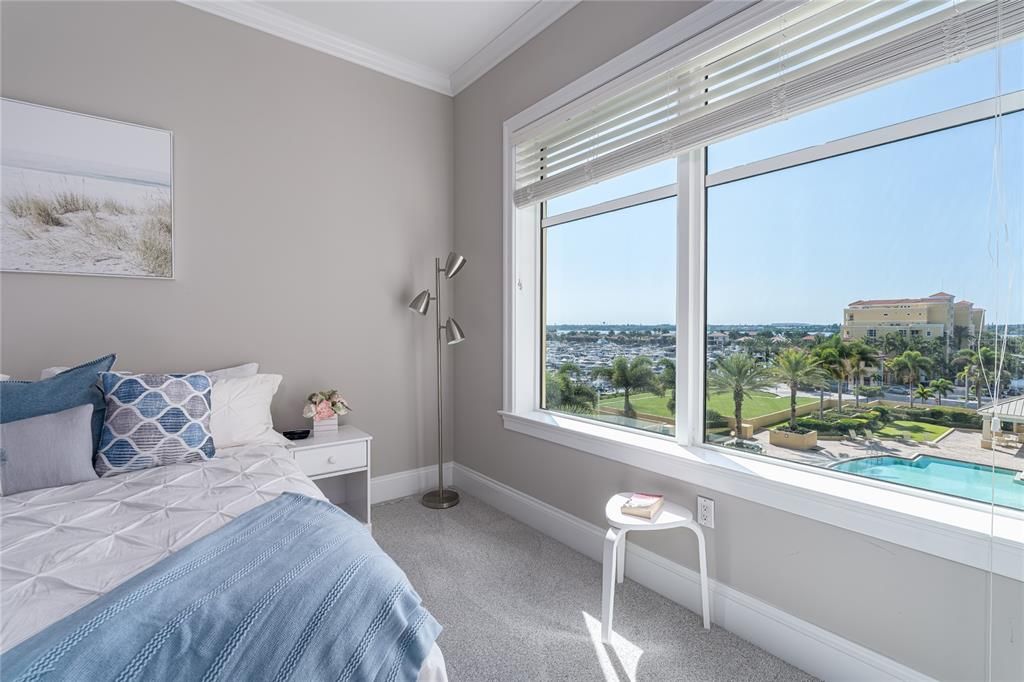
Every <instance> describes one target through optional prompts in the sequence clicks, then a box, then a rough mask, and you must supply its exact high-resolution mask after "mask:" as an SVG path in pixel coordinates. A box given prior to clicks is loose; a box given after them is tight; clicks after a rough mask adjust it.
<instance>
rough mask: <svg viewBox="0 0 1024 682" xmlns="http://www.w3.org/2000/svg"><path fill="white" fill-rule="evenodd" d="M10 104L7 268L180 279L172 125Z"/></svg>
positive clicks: (2, 261) (6, 110)
mask: <svg viewBox="0 0 1024 682" xmlns="http://www.w3.org/2000/svg"><path fill="white" fill-rule="evenodd" d="M0 108H2V109H0V125H2V128H0V132H2V135H0V162H2V163H0V200H2V206H0V270H4V271H6V272H41V273H57V274H68V275H102V276H114V277H155V278H164V279H170V278H173V276H174V222H173V212H172V191H171V178H172V175H173V141H172V136H171V133H170V131H167V130H158V129H156V128H147V127H146V126H140V125H135V124H132V123H123V122H120V121H112V120H109V119H105V118H97V117H95V116H88V115H85V114H76V113H73V112H70V111H63V110H61V109H53V108H50V107H44V106H40V105H37V104H29V103H27V102H19V101H17V100H11V99H0Z"/></svg>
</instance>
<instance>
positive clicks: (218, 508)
mask: <svg viewBox="0 0 1024 682" xmlns="http://www.w3.org/2000/svg"><path fill="white" fill-rule="evenodd" d="M285 491H292V492H297V493H302V494H303V495H308V496H310V497H318V498H321V499H322V498H323V494H322V493H321V492H320V490H319V489H318V488H317V487H316V485H314V484H313V482H312V481H310V480H309V479H308V478H307V477H306V476H305V475H304V474H303V473H302V472H301V471H299V468H298V466H297V465H296V464H295V462H294V460H293V459H292V457H291V455H290V454H289V453H288V451H287V450H285V449H284V448H281V447H277V446H256V447H249V448H231V449H226V450H221V451H218V453H217V457H215V458H214V459H212V460H210V461H209V462H205V463H202V464H177V465H174V466H165V467H157V468H154V469H146V470H144V471H138V472H134V473H130V474H124V475H121V476H113V477H111V478H101V479H99V480H96V481H89V482H87V483H79V484H76V485H69V486H63V487H60V488H47V489H45V490H33V491H30V492H25V493H19V494H17V495H10V496H8V497H3V498H0V613H2V614H3V617H2V619H0V622H2V625H0V651H6V650H7V649H9V648H11V647H12V646H14V645H16V644H17V643H18V642H21V641H22V640H24V639H27V638H28V637H31V636H32V635H34V634H35V633H36V632H38V631H40V630H42V629H43V628H45V627H46V626H47V625H49V624H50V623H53V622H56V621H58V620H60V619H61V618H63V617H64V616H66V615H68V614H70V613H73V612H75V611H77V610H78V609H79V608H81V607H82V606H84V605H85V604H87V603H89V602H91V601H92V600H93V599H96V598H97V597H99V596H100V595H102V594H105V593H107V592H109V591H110V590H112V589H113V588H114V587H117V586H118V585H120V584H121V583H123V582H124V581H126V580H128V579H129V578H131V577H132V576H133V575H135V574H137V573H139V572H140V571H143V570H145V569H146V568H148V567H149V566H152V565H153V564H155V563H156V562H158V561H160V559H163V558H164V557H165V556H167V555H168V554H170V553H172V552H174V551H176V550H178V549H180V548H182V547H184V546H185V545H188V544H190V543H192V542H194V541H195V540H198V539H199V538H201V537H203V536H204V535H206V534H208V533H211V532H213V531H214V530H216V529H218V528H220V527H221V526H223V525H224V524H226V523H227V522H228V521H230V520H232V519H233V518H235V517H236V516H238V515H239V514H242V513H243V512H245V511H248V510H249V509H252V508H253V507H255V506H257V505H260V504H262V503H263V502H266V501H268V500H271V499H273V498H274V497H276V496H277V495H279V494H280V493H282V492H285Z"/></svg>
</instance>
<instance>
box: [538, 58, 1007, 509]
mask: <svg viewBox="0 0 1024 682" xmlns="http://www.w3.org/2000/svg"><path fill="white" fill-rule="evenodd" d="M1022 57H1024V43H1022V42H1021V41H1016V42H1013V43H1010V44H1008V45H1004V46H1003V47H1001V48H999V49H998V50H989V51H987V52H979V53H975V54H972V55H971V56H969V57H967V58H965V59H963V60H952V61H951V62H950V63H948V64H945V65H940V66H937V67H933V68H929V69H924V70H919V71H916V72H915V73H914V74H913V75H912V76H910V77H907V78H903V79H898V80H895V81H890V82H885V83H883V84H882V85H880V86H878V87H875V88H872V89H868V90H866V91H862V92H859V93H857V94H855V95H853V96H848V97H845V98H840V99H836V100H834V101H832V102H830V103H827V104H826V105H824V106H820V107H818V108H815V109H812V110H810V111H807V112H805V113H801V114H799V115H796V116H792V117H789V118H786V119H785V120H782V121H780V122H778V123H776V124H773V125H770V126H766V127H761V128H757V129H754V130H752V131H750V132H746V133H743V134H740V135H737V136H735V137H732V138H727V139H724V140H722V141H720V142H716V143H714V144H711V145H708V146H706V147H704V148H703V149H699V150H698V151H696V152H688V153H687V154H686V155H685V156H683V157H681V158H679V159H677V158H671V159H667V160H664V161H660V162H658V163H655V164H650V165H648V166H645V167H642V168H639V169H634V170H630V171H629V172H628V173H624V174H620V175H617V176H613V177H608V178H605V179H603V180H602V181H601V182H599V183H596V184H593V185H589V186H584V187H583V188H581V189H576V190H575V191H571V192H568V193H564V194H560V195H556V196H554V197H552V198H549V199H547V200H546V201H544V202H542V203H541V204H540V208H539V210H538V211H537V217H538V223H539V225H538V227H539V232H540V235H541V239H540V244H539V246H540V249H539V251H540V257H539V260H540V266H541V271H540V272H539V273H538V280H539V282H540V283H541V286H542V290H541V295H540V298H539V301H540V304H541V305H540V311H539V313H540V319H541V327H540V329H539V333H540V336H541V337H542V339H541V342H540V347H541V357H542V358H543V367H542V368H541V370H540V373H541V375H542V376H541V380H540V387H541V390H540V391H539V393H540V396H539V403H540V407H541V408H543V409H546V410H548V411H551V412H555V413H560V414H565V415H571V416H573V417H575V418H581V419H585V420H591V421H596V422H601V423H604V424H613V425H616V426H618V427H625V428H627V429H630V430H641V431H644V432H650V433H655V434H659V435H662V436H675V437H677V438H678V439H679V440H680V441H681V443H682V444H684V445H686V444H693V443H705V444H707V445H711V446H713V447H722V448H727V449H729V450H731V451H734V452H738V453H742V454H744V455H753V456H758V457H769V458H774V459H778V460H785V461H786V462H789V463H791V464H800V465H809V466H812V467H818V468H821V469H827V470H829V471H830V472H832V473H835V474H840V475H849V476H856V477H861V478H869V479H873V480H874V481H876V482H877V481H884V482H886V483H891V484H896V485H900V486H908V487H912V488H916V489H919V490H925V491H928V492H929V493H939V494H941V495H944V496H948V497H950V498H957V499H961V500H970V501H975V502H992V503H994V504H996V505H999V506H1002V507H1006V508H1012V509H1018V510H1024V486H1022V485H1021V484H1020V483H1018V482H1015V481H1014V478H1015V477H1016V476H1017V474H1018V472H1020V471H1021V470H1024V465H1022V464H1021V462H1022V461H1024V460H1022V459H1021V458H1020V457H1019V456H1017V454H1018V453H1017V451H1018V450H1019V449H1020V448H1021V445H1022V443H1021V441H1020V439H1018V437H1017V436H1016V435H1015V434H1013V433H1012V431H1013V429H1014V426H1013V425H1012V424H1011V423H1004V424H1002V425H1000V424H998V420H997V422H996V426H995V427H994V428H993V426H992V423H991V418H990V415H989V416H987V415H986V408H987V407H988V406H989V405H990V404H991V403H992V402H993V400H994V397H995V396H1004V397H1007V396H1009V397H1014V396H1015V395H1018V394H1019V393H1020V392H1021V391H1022V390H1024V343H1022V337H1021V336H1020V335H1019V334H1017V335H1014V334H1012V333H1007V332H1008V331H1012V330H1016V331H1017V332H1020V331H1021V330H1022V327H1021V325H1022V323H1024V319H1017V318H1019V317H1020V305H1019V303H1020V301H1019V294H1014V293H1012V292H1014V286H1015V285H1017V284H1019V277H1020V273H1019V272H1018V271H1017V269H1016V263H1019V257H1020V254H1021V253H1024V238H1022V237H1021V230H1020V225H1021V213H1022V193H1021V187H1024V175H1022V157H1024V154H1022V150H1024V111H1022V110H1024V75H1022V73H1024V69H1022V68H1021V65H1022V62H1024V58H1022ZM659 116H663V114H661V113H658V114H656V115H655V116H654V117H653V118H652V120H661V119H660V118H658V117H659ZM655 125H656V124H655ZM610 130H611V131H612V132H610V133H604V135H605V139H612V138H613V137H614V135H615V134H616V132H615V129H614V128H611V129H610ZM567 134H568V133H567ZM638 134H639V133H638ZM631 139H632V138H631ZM577 144H578V143H577ZM557 146H558V143H557V142H556V143H554V147H557ZM562 153H563V154H564V152H562ZM540 158H541V163H542V164H543V163H546V161H545V159H544V157H543V156H541V157H540ZM552 164H553V165H557V161H553V162H552ZM677 168H680V169H685V171H684V172H683V173H682V174H681V175H680V177H679V178H678V182H679V186H678V187H676V181H677V177H676V175H677ZM687 203H688V204H689V205H685V204H687ZM680 204H684V205H680ZM695 233H698V234H699V235H700V237H699V238H694V234H695ZM682 240H686V241H685V242H684V241H682ZM677 244H684V245H685V244H688V245H689V246H688V247H686V246H684V248H683V249H679V248H677ZM684 268H685V269H686V271H684ZM694 273H698V276H699V277H700V279H699V281H697V280H693V279H690V280H689V281H690V284H689V285H683V286H682V288H680V287H681V284H682V283H681V282H680V279H683V280H686V279H688V278H690V277H691V275H693V274H694ZM1014 278H1018V280H1015V279H1014ZM680 291H685V292H687V293H686V296H687V299H688V300H686V301H684V302H683V305H682V306H680V305H678V304H679V301H678V300H677V292H680ZM1014 306H1016V308H1015V307H1014ZM677 310H679V311H686V314H687V315H688V319H689V323H688V324H689V326H690V327H691V328H690V329H688V330H687V334H686V338H683V336H678V337H677V327H676V322H677V320H676V315H677ZM695 314H696V317H695ZM1015 315H1016V317H1015ZM695 320H696V321H695ZM997 323H998V324H1001V325H1003V326H1002V327H998V326H997ZM1000 330H1002V331H1000ZM677 341H678V343H677ZM698 363H699V367H695V366H694V365H695V364H698ZM677 368H678V370H679V371H677ZM677 384H678V386H677ZM699 403H702V404H699ZM677 426H678V428H677ZM1018 430H1019V429H1018Z"/></svg>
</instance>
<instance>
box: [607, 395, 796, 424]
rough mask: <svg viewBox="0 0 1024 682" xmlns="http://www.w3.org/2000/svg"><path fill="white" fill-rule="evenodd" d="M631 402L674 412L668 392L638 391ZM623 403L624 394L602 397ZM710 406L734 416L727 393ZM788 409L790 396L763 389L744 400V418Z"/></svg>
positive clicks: (651, 410)
mask: <svg viewBox="0 0 1024 682" xmlns="http://www.w3.org/2000/svg"><path fill="white" fill-rule="evenodd" d="M815 400H816V399H815V398H809V397H806V396H797V399H796V402H797V405H805V404H807V403H813V402H815ZM629 402H631V403H632V404H633V409H634V410H636V411H637V412H638V413H641V414H653V415H655V416H657V417H671V416H672V413H671V412H669V411H668V407H667V404H668V394H667V393H666V394H665V395H663V396H660V395H654V394H653V393H638V394H636V395H634V396H630V398H629ZM622 403H623V400H622V396H608V397H607V398H601V407H610V408H612V409H616V410H621V409H622ZM708 408H710V409H712V410H715V411H716V412H720V413H721V414H723V415H725V416H732V413H733V404H732V397H731V396H730V395H729V394H727V393H714V394H712V395H711V396H710V398H709V399H708ZM788 409H789V396H786V397H782V398H780V397H779V396H777V395H775V394H774V393H766V392H763V391H761V392H758V393H755V394H754V395H753V396H751V397H750V398H747V399H746V400H744V401H743V418H744V419H753V418H754V417H760V416H761V415H763V414H769V413H772V412H780V411H782V410H788Z"/></svg>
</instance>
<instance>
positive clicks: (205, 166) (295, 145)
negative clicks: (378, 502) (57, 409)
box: [0, 2, 475, 474]
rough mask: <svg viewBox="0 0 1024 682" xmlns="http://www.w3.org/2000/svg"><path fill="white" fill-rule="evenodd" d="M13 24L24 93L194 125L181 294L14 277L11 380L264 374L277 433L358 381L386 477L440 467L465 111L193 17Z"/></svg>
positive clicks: (10, 72)
mask: <svg viewBox="0 0 1024 682" xmlns="http://www.w3.org/2000/svg"><path fill="white" fill-rule="evenodd" d="M2 13H3V14H2V24H3V34H2V62H3V72H2V85H3V90H2V92H3V95H4V96H5V97H12V98H16V99H23V100H27V101H30V102H38V103H41V104H46V105H50V106H55V107H61V108H65V109H70V110H73V111H79V112H85V113H89V114H96V115H100V116H106V117H110V118H114V119H119V120H124V121H131V122H135V123H141V124H145V125H150V126H155V127H159V128H166V129H170V130H172V131H174V147H175V148H174V156H175V158H174V162H175V168H174V171H175V172H174V219H175V224H174V227H175V240H176V259H175V273H176V279H175V280H174V281H151V280H150V281H147V280H141V279H130V280H125V279H111V278H102V277H73V276H51V275H34V274H4V275H2V277H0V287H2V294H0V295H2V298H0V367H2V371H4V372H6V373H9V374H13V375H15V376H21V377H34V376H37V375H38V372H39V370H40V368H42V367H45V366H48V365H55V364H65V363H77V362H80V361H83V360H89V359H91V358H94V357H96V356H98V355H101V354H104V353H109V352H111V351H114V352H117V353H118V355H119V361H118V366H119V367H122V368H127V369H132V370H183V369H197V368H214V367H222V366H225V365H228V364H232V363H238V362H242V361H248V360H258V361H259V362H260V363H261V364H262V366H263V369H264V370H265V371H268V372H277V373H280V374H283V375H284V377H285V378H284V383H283V384H282V386H281V390H280V392H279V393H278V396H277V398H276V400H275V403H274V416H275V420H276V422H277V425H278V426H280V427H289V426H291V427H295V426H299V425H303V424H306V423H307V421H306V420H303V419H302V418H301V416H300V415H299V412H300V410H301V407H302V401H303V399H304V397H305V395H306V394H307V393H309V392H310V391H311V390H314V389H317V388H326V387H337V388H338V389H340V390H341V391H342V393H343V394H344V395H345V396H346V397H347V398H348V399H349V401H350V402H351V403H352V405H353V407H354V409H355V411H354V413H353V414H352V415H350V417H348V418H347V420H348V422H349V423H353V424H356V425H358V426H360V427H362V428H364V429H366V430H367V431H369V432H371V433H373V434H374V436H375V437H376V438H375V441H374V462H373V466H374V473H375V474H386V473H391V472H394V471H401V470H406V469H410V468H413V467H417V466H423V465H427V464H429V463H430V462H431V461H432V460H433V458H434V457H436V455H435V454H434V453H435V452H436V451H435V449H434V447H433V443H435V442H436V441H435V433H436V427H434V426H433V424H434V423H435V421H434V419H433V405H434V393H435V391H434V388H433V386H434V383H433V372H434V366H433V336H432V334H433V331H432V329H431V327H432V325H431V324H430V323H429V321H427V320H424V319H423V318H419V317H417V316H415V315H413V314H411V313H410V312H408V311H407V310H406V308H405V306H406V304H407V302H408V301H409V299H411V298H412V296H413V294H415V292H416V291H417V290H419V289H421V288H423V287H425V286H428V284H430V285H432V283H433V273H432V266H433V262H432V260H431V257H432V256H433V255H435V254H438V255H442V256H443V255H444V254H445V253H446V252H447V250H448V248H450V245H451V244H450V242H451V239H452V200H453V197H452V173H453V169H452V155H453V152H452V100H451V98H449V97H445V96H443V95H439V94H436V93H433V92H430V91H427V90H424V89H422V88H419V87H416V86H414V85H410V84H408V83H404V82H402V81H399V80H396V79H393V78H389V77H387V76H384V75H382V74H379V73H376V72H374V71H370V70H368V69H364V68H362V67H359V66H356V65H354V64H351V63H348V62H344V61H341V60H339V59H335V58H333V57H330V56H327V55H325V54H321V53H319V52H315V51H313V50H309V49H306V48H303V47H299V46H297V45H294V44H292V43H289V42H286V41H284V40H281V39H279V38H274V37H272V36H269V35H266V34H264V33H260V32H258V31H255V30H252V29H249V28H246V27H243V26H240V25H238V24H235V23H232V22H229V21H225V20H223V19H220V18H217V17H214V16H212V15H210V14H207V13H205V12H200V11H198V10H195V9H193V8H190V7H187V6H185V5H181V4H176V3H149V2H133V3H105V2H99V3H71V4H53V3H47V2H40V3H30V4H22V3H16V2H4V3H3V4H2ZM474 267H475V265H474V264H473V263H472V262H471V264H470V266H469V267H467V269H466V272H472V271H473V269H474ZM317 280H322V281H323V283H322V284H320V285H318V284H317ZM424 405H429V406H430V407H429V408H425V407H424Z"/></svg>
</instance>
